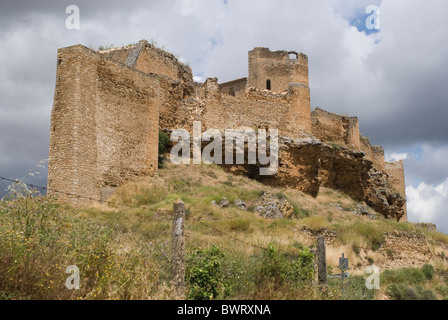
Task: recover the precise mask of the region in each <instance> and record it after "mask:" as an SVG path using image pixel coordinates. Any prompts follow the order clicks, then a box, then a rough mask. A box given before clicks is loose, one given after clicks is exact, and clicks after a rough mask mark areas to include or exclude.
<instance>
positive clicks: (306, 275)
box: [258, 243, 314, 287]
mask: <svg viewBox="0 0 448 320" xmlns="http://www.w3.org/2000/svg"><path fill="white" fill-rule="evenodd" d="M313 259H314V254H313V253H311V252H310V251H309V249H308V248H304V249H302V250H299V252H298V256H297V259H293V260H292V261H288V259H287V258H286V256H285V255H283V254H281V253H280V252H279V251H278V250H277V249H276V248H275V246H274V245H273V244H272V243H271V244H269V246H268V250H266V251H265V252H264V253H263V257H262V267H261V270H260V272H261V275H260V277H258V279H260V280H262V281H264V282H270V283H274V284H275V285H276V286H284V285H287V286H290V287H304V286H307V285H309V284H310V283H311V281H312V279H313V278H314V266H313Z"/></svg>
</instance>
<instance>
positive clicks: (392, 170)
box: [385, 160, 407, 221]
mask: <svg viewBox="0 0 448 320" xmlns="http://www.w3.org/2000/svg"><path fill="white" fill-rule="evenodd" d="M385 169H386V173H387V174H388V175H389V181H390V183H391V185H392V186H393V187H394V188H395V189H396V190H397V191H398V192H399V193H400V194H401V195H402V197H403V198H405V199H406V185H405V180H404V163H403V160H400V161H396V162H386V163H385ZM404 212H405V214H404V216H403V218H402V220H401V221H407V208H406V204H405V205H404Z"/></svg>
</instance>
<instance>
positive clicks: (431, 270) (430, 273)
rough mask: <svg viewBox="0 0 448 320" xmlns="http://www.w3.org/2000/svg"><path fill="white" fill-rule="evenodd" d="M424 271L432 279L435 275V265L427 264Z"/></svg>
mask: <svg viewBox="0 0 448 320" xmlns="http://www.w3.org/2000/svg"><path fill="white" fill-rule="evenodd" d="M422 272H423V274H424V275H425V277H426V279H428V280H432V278H433V276H434V267H433V266H432V265H430V264H425V265H424V266H423V267H422Z"/></svg>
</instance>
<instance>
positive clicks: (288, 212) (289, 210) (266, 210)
mask: <svg viewBox="0 0 448 320" xmlns="http://www.w3.org/2000/svg"><path fill="white" fill-rule="evenodd" d="M254 212H256V213H258V214H259V215H260V216H261V217H263V218H265V219H282V218H285V219H287V218H291V216H292V215H293V213H294V208H293V207H292V205H291V203H290V202H289V201H288V200H286V199H284V198H281V199H280V198H279V197H278V196H277V195H273V194H270V193H266V192H265V193H263V194H262V195H261V196H260V205H259V206H257V207H256V208H255V209H254Z"/></svg>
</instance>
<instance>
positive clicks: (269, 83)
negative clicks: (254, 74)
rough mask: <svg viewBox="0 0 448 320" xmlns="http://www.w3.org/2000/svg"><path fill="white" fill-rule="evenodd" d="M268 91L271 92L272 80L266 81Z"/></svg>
mask: <svg viewBox="0 0 448 320" xmlns="http://www.w3.org/2000/svg"><path fill="white" fill-rule="evenodd" d="M266 89H268V90H271V80H269V79H268V80H267V81H266Z"/></svg>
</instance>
